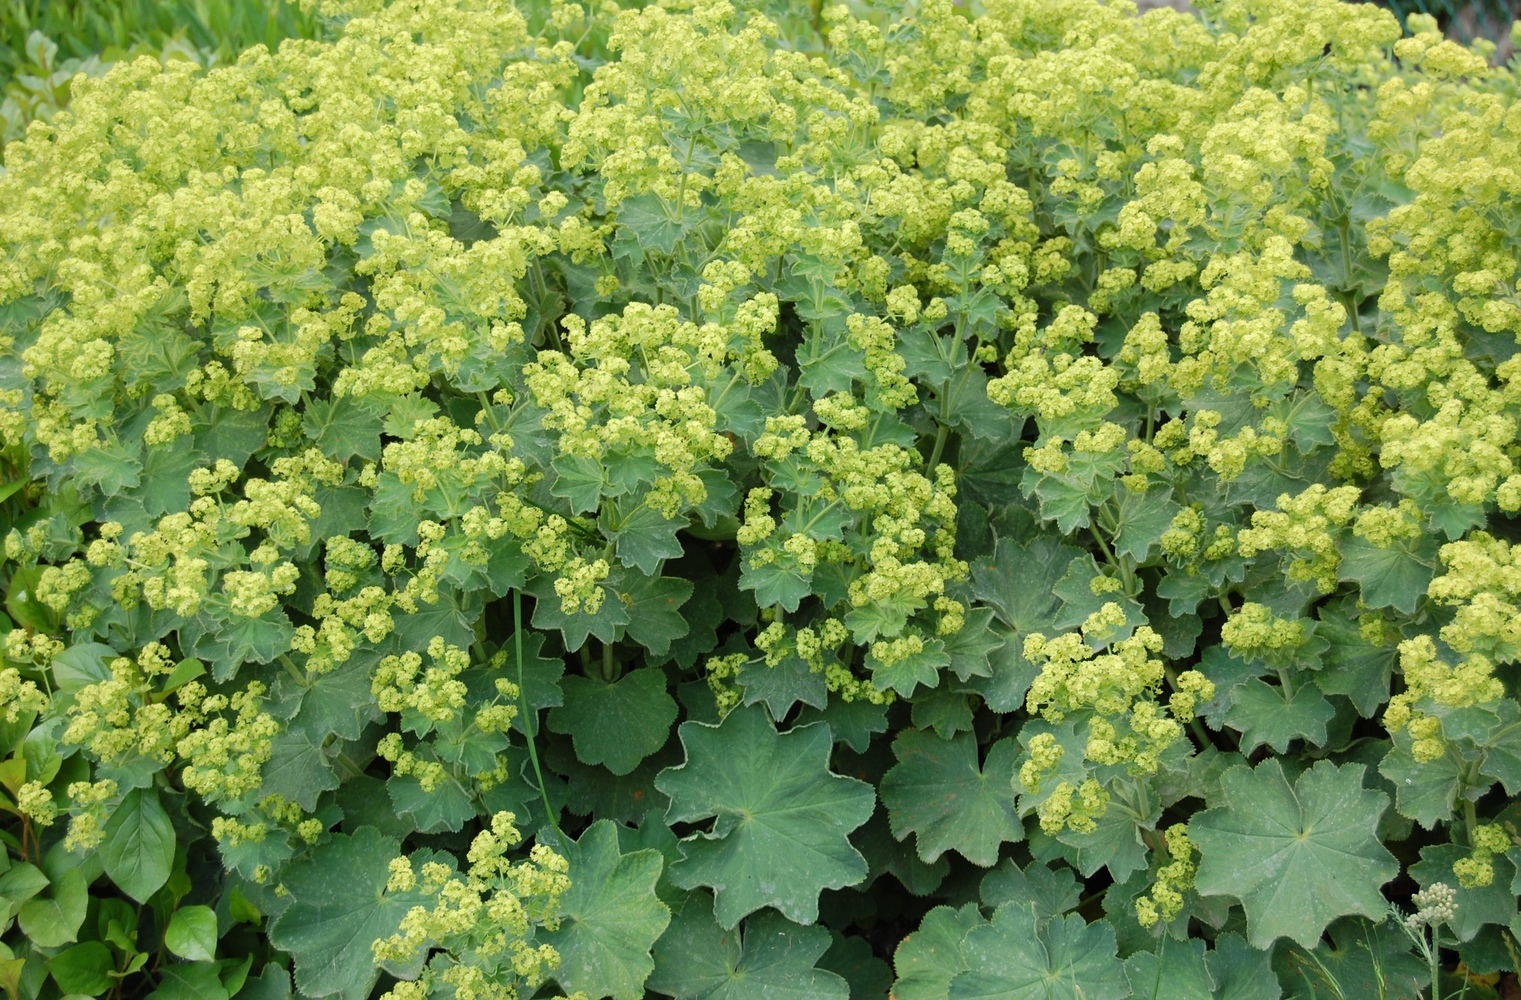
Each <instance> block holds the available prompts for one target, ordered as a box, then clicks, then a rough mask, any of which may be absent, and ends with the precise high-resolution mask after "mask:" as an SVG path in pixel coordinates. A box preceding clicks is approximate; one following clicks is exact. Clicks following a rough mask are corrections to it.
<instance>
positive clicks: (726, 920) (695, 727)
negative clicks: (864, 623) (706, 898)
mask: <svg viewBox="0 0 1521 1000" xmlns="http://www.w3.org/2000/svg"><path fill="white" fill-rule="evenodd" d="M678 731H679V733H680V736H681V743H682V746H683V748H684V749H685V751H686V762H685V763H684V764H682V766H681V767H677V768H671V769H669V770H666V771H662V772H661V773H660V776H659V777H658V778H656V780H655V787H656V788H658V789H659V790H660V791H661V792H663V793H664V794H666V795H669V796H670V797H671V806H670V808H669V809H668V810H667V812H666V821H667V822H668V823H695V822H700V821H703V820H708V819H712V820H713V824H712V828H711V829H710V830H709V831H706V832H699V833H695V834H693V835H691V836H689V837H687V838H685V839H683V840H682V842H681V852H682V858H681V860H680V861H679V862H677V863H676V864H675V865H673V866H672V868H671V881H672V882H674V883H675V884H676V885H678V886H680V887H681V888H684V889H694V888H697V887H698V886H706V887H709V888H712V889H713V891H714V896H715V907H714V909H715V913H716V915H717V917H718V920H719V922H720V923H721V924H723V925H724V926H725V927H729V928H732V927H734V926H735V924H737V923H738V922H739V920H740V919H741V918H742V917H744V916H745V915H746V914H749V913H753V912H755V911H756V910H758V909H760V908H761V907H763V906H774V907H776V908H777V909H778V910H780V911H781V912H782V913H783V914H785V915H786V916H787V917H788V919H790V920H793V921H796V922H797V923H801V924H811V923H813V921H814V920H816V919H817V918H818V896H819V893H820V892H821V891H822V890H824V889H837V888H840V887H843V886H847V885H854V884H856V883H858V882H860V881H862V880H863V879H864V878H865V877H866V873H867V868H866V859H865V858H863V857H862V856H861V854H860V852H859V851H857V850H856V849H855V848H854V847H852V846H851V844H850V840H849V838H848V836H847V835H848V834H849V833H850V831H852V830H854V829H856V828H857V827H859V826H860V825H861V824H862V823H865V822H866V820H867V819H868V818H869V817H870V816H871V813H872V811H873V809H874V807H875V802H876V796H875V794H874V793H873V791H872V788H871V786H870V785H868V784H866V783H865V782H862V781H857V780H855V779H854V778H846V777H842V776H840V775H838V774H833V773H831V772H830V771H829V753H830V747H831V745H832V743H833V740H832V738H831V735H830V732H829V727H828V726H825V725H819V724H814V725H811V726H804V727H802V728H798V729H792V730H790V731H788V732H786V733H778V732H777V731H776V729H775V727H773V726H772V724H771V720H770V719H769V718H768V717H767V715H766V712H765V710H764V709H762V708H760V707H758V706H750V707H745V708H737V709H735V710H734V711H732V712H730V713H729V715H728V716H727V717H726V718H725V719H724V720H723V721H722V722H721V723H719V724H718V725H716V726H713V725H707V724H704V723H700V722H683V723H682V724H681V726H680V729H679V730H678ZM825 947H827V943H826V945H825Z"/></svg>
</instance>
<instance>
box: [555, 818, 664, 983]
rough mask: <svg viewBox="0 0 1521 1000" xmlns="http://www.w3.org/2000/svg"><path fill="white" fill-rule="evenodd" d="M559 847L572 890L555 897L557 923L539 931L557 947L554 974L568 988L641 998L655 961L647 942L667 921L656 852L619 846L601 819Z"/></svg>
mask: <svg viewBox="0 0 1521 1000" xmlns="http://www.w3.org/2000/svg"><path fill="white" fill-rule="evenodd" d="M560 853H561V854H562V855H564V857H565V859H566V861H568V862H569V863H570V876H571V883H570V890H569V891H568V892H566V893H565V895H564V896H563V897H561V903H560V912H561V913H562V914H563V920H562V922H561V924H560V926H559V928H558V929H557V930H554V931H547V932H545V933H544V934H543V935H542V937H543V940H544V943H545V944H548V945H550V946H551V947H553V948H554V949H555V950H556V951H558V952H559V953H560V966H559V968H558V969H557V970H555V973H554V976H555V981H556V982H558V983H559V984H560V986H561V987H563V988H564V989H565V990H566V991H568V992H575V991H581V992H584V993H586V994H587V995H588V996H594V997H606V996H610V997H612V998H613V1000H641V998H642V997H643V996H644V983H645V980H646V979H647V978H648V977H649V974H650V972H651V971H652V970H653V969H654V968H655V963H654V961H653V960H652V959H651V957H650V948H651V947H652V946H654V944H655V941H656V940H657V939H658V938H659V937H660V936H661V933H662V932H663V931H664V930H665V929H666V926H667V925H668V924H669V923H670V922H671V911H670V910H669V909H668V908H667V907H666V905H665V904H664V903H662V902H661V901H660V900H659V899H658V898H657V897H656V896H655V883H656V882H657V881H658V880H659V878H660V872H661V869H662V867H663V866H664V864H665V862H664V860H663V859H662V858H661V856H660V852H659V851H656V850H652V849H645V850H639V851H632V852H630V853H627V854H624V853H621V852H620V851H619V849H618V831H617V828H616V827H615V826H614V825H613V823H612V822H611V821H610V820H606V819H603V820H598V821H597V822H595V823H593V824H592V825H591V826H589V827H587V828H586V831H585V832H584V833H582V834H581V837H580V839H579V840H576V841H572V842H570V843H567V844H565V845H564V846H563V847H561V849H560Z"/></svg>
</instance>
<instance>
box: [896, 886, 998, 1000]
mask: <svg viewBox="0 0 1521 1000" xmlns="http://www.w3.org/2000/svg"><path fill="white" fill-rule="evenodd" d="M986 923H987V921H986V920H984V919H983V918H982V914H981V913H980V912H979V911H978V909H977V904H976V903H966V904H964V905H963V906H961V907H960V908H959V909H953V908H951V907H949V906H937V907H935V908H934V909H933V910H930V911H929V912H928V913H926V914H925V915H924V919H922V920H921V921H919V929H918V930H916V931H914V932H913V933H912V934H909V935H906V936H905V937H904V938H903V940H902V941H900V942H898V948H897V950H896V951H895V952H893V969H894V971H895V973H896V974H897V978H896V979H895V980H894V982H893V992H892V995H893V996H894V997H896V998H897V1000H946V998H947V997H949V996H950V990H951V980H953V979H955V978H956V976H957V974H959V973H961V972H965V971H966V970H967V968H968V966H967V960H966V955H965V953H964V951H963V945H964V943H965V941H966V935H967V932H968V931H970V930H972V929H973V928H974V927H982V926H983V925H985V924H986Z"/></svg>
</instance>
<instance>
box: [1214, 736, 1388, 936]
mask: <svg viewBox="0 0 1521 1000" xmlns="http://www.w3.org/2000/svg"><path fill="white" fill-rule="evenodd" d="M1362 781H1363V766H1362V765H1361V764H1346V765H1343V766H1340V767H1338V766H1336V765H1334V764H1332V763H1330V762H1329V761H1325V760H1321V761H1317V762H1316V763H1315V766H1314V767H1312V768H1310V769H1309V770H1307V771H1305V772H1303V773H1301V774H1300V775H1299V777H1298V778H1297V779H1296V780H1295V782H1294V784H1293V786H1292V787H1291V786H1290V785H1289V782H1288V779H1287V778H1286V777H1284V774H1283V768H1282V766H1281V765H1280V764H1279V763H1278V761H1277V760H1276V759H1269V760H1266V761H1264V762H1262V763H1261V764H1259V765H1257V768H1256V769H1255V770H1252V769H1250V768H1248V767H1246V766H1245V765H1243V764H1237V765H1236V766H1235V767H1232V768H1231V769H1230V770H1228V771H1226V772H1225V773H1224V774H1223V775H1221V777H1220V798H1221V804H1220V805H1218V806H1214V807H1212V808H1210V809H1206V810H1205V811H1204V812H1202V813H1199V814H1197V815H1195V816H1194V818H1193V819H1192V820H1191V821H1190V822H1189V835H1190V836H1191V837H1192V838H1193V840H1194V842H1195V843H1196V844H1198V845H1199V852H1200V855H1201V861H1200V862H1199V870H1198V874H1197V876H1196V878H1195V886H1196V887H1197V889H1198V891H1199V894H1200V895H1201V896H1220V895H1230V896H1234V897H1236V898H1237V899H1239V900H1241V904H1242V906H1243V907H1244V908H1245V909H1246V923H1247V939H1248V940H1249V941H1250V942H1251V944H1252V947H1254V948H1262V949H1266V948H1268V947H1269V946H1271V945H1272V943H1273V942H1274V941H1276V940H1277V939H1278V938H1280V937H1287V938H1290V939H1292V940H1294V941H1296V942H1298V943H1299V944H1300V945H1302V946H1303V947H1305V948H1313V947H1314V946H1315V944H1316V942H1317V941H1319V940H1320V935H1321V933H1322V932H1324V931H1325V929H1326V926H1327V925H1328V924H1330V922H1331V921H1332V920H1334V919H1335V918H1337V917H1339V916H1343V915H1348V914H1359V915H1361V916H1365V917H1368V918H1370V919H1382V918H1383V915H1384V913H1385V911H1386V903H1385V901H1384V897H1383V895H1382V894H1381V893H1380V892H1379V888H1380V887H1381V886H1382V885H1383V884H1384V883H1385V882H1387V881H1389V880H1390V879H1392V878H1394V876H1396V875H1398V874H1399V870H1400V866H1399V862H1397V861H1395V859H1394V856H1393V855H1392V854H1390V853H1389V852H1388V850H1386V849H1385V848H1384V845H1383V844H1381V843H1380V842H1379V840H1378V835H1377V832H1376V831H1377V828H1378V821H1379V817H1380V816H1382V815H1383V813H1384V809H1385V808H1386V807H1387V806H1388V804H1389V797H1388V796H1387V795H1385V794H1384V793H1383V792H1377V791H1372V790H1370V789H1367V788H1364V787H1363V784H1362Z"/></svg>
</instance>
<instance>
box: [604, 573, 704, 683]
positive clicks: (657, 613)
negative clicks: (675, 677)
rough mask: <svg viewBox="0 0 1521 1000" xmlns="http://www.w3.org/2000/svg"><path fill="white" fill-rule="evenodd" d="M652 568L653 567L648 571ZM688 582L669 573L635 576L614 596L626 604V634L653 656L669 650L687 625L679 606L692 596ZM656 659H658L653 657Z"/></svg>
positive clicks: (685, 631)
mask: <svg viewBox="0 0 1521 1000" xmlns="http://www.w3.org/2000/svg"><path fill="white" fill-rule="evenodd" d="M652 572H653V571H652ZM692 590H693V587H692V582H691V581H690V580H680V579H676V578H675V577H669V576H637V577H635V578H634V581H633V583H632V584H630V585H629V587H628V589H627V590H624V591H622V592H621V593H620V594H619V595H618V597H619V599H620V600H622V601H623V602H624V603H625V604H626V605H627V607H628V626H627V628H628V636H629V638H630V639H633V640H634V641H635V642H637V643H639V645H641V646H643V647H644V648H645V649H647V650H649V652H650V655H651V656H654V657H663V656H665V655H666V654H667V653H669V652H670V651H671V643H673V642H675V641H676V640H677V639H680V638H682V637H684V636H685V635H686V634H687V632H688V630H689V626H688V624H687V620H686V618H685V617H683V616H682V614H681V609H682V608H684V607H685V606H686V604H687V601H689V600H691V597H692ZM656 662H658V661H656Z"/></svg>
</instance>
